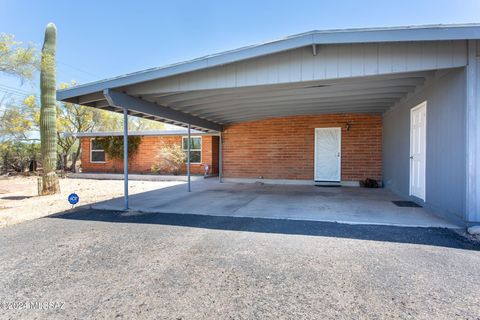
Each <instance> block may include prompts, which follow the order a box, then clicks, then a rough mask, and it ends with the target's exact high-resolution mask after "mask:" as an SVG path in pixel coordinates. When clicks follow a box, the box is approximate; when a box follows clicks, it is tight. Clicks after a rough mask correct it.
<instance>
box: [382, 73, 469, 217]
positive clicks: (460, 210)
mask: <svg viewBox="0 0 480 320" xmlns="http://www.w3.org/2000/svg"><path fill="white" fill-rule="evenodd" d="M465 84H466V78H465V70H464V68H462V69H454V70H451V71H448V72H447V73H445V74H443V75H442V76H438V77H437V78H436V79H434V80H432V82H430V83H429V84H427V86H426V87H425V88H424V89H423V90H422V91H420V92H418V93H417V94H415V95H413V96H412V97H411V98H410V99H408V100H407V101H405V102H403V103H402V104H400V105H398V106H397V107H395V108H393V109H392V110H391V111H389V112H387V113H386V114H385V115H384V119H383V124H384V135H383V159H384V170H383V175H384V182H385V185H386V187H387V188H389V189H391V190H392V191H394V192H396V193H398V194H400V195H402V196H406V197H408V196H409V183H410V159H409V156H410V109H412V108H413V107H415V106H417V105H418V104H420V103H421V102H423V101H427V148H426V149H427V150H426V153H427V154H426V190H425V191H426V196H425V198H426V202H425V203H424V206H425V207H427V208H431V209H433V210H434V211H436V212H438V213H440V214H443V215H445V216H449V217H453V218H460V219H461V220H463V219H464V218H465V184H466V161H465V154H466V150H465V139H466V137H465V120H466V119H465V103H466V100H465V95H466V87H465ZM414 200H418V199H414Z"/></svg>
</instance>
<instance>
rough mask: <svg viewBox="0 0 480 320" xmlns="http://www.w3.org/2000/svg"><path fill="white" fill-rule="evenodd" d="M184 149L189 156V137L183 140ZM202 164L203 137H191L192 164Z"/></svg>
mask: <svg viewBox="0 0 480 320" xmlns="http://www.w3.org/2000/svg"><path fill="white" fill-rule="evenodd" d="M182 149H183V152H184V153H185V156H187V152H188V137H183V139H182ZM201 162H202V137H190V163H201Z"/></svg>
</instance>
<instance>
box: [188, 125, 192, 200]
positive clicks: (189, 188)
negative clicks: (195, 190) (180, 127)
mask: <svg viewBox="0 0 480 320" xmlns="http://www.w3.org/2000/svg"><path fill="white" fill-rule="evenodd" d="M190 139H191V138H190V124H188V142H187V145H188V153H187V177H188V178H187V179H188V192H190V191H191V187H190Z"/></svg>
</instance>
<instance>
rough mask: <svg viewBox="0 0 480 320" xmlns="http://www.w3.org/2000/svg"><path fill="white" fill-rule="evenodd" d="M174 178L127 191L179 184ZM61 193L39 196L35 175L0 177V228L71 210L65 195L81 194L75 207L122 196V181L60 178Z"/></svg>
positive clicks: (135, 184) (132, 185) (138, 183)
mask: <svg viewBox="0 0 480 320" xmlns="http://www.w3.org/2000/svg"><path fill="white" fill-rule="evenodd" d="M182 183H184V182H177V181H130V184H129V192H130V194H135V193H140V192H145V191H150V190H154V189H159V188H165V187H169V186H174V185H178V184H182ZM60 188H61V193H60V194H56V195H50V196H43V197H40V196H38V195H37V194H38V192H37V177H8V178H7V177H2V178H0V227H5V226H8V225H12V224H16V223H20V222H23V221H28V220H32V219H37V218H40V217H44V216H48V215H51V214H54V213H58V212H62V211H65V210H70V209H72V205H70V204H69V203H68V201H67V198H68V195H69V194H70V193H72V192H75V193H77V194H78V195H79V197H80V202H79V203H78V204H77V206H83V205H89V204H92V203H94V202H97V201H103V200H108V199H112V198H116V197H120V196H122V195H123V181H122V180H93V179H72V178H63V179H61V180H60Z"/></svg>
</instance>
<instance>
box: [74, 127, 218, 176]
mask: <svg viewBox="0 0 480 320" xmlns="http://www.w3.org/2000/svg"><path fill="white" fill-rule="evenodd" d="M76 136H77V137H78V138H79V139H80V144H81V149H82V172H88V173H99V172H101V173H116V172H123V161H122V160H121V159H120V160H117V159H112V158H111V157H109V155H108V154H106V152H105V150H104V148H103V146H102V144H101V143H99V142H100V140H101V139H105V137H113V136H123V133H122V132H82V133H77V134H76ZM129 136H138V137H140V142H139V145H138V149H137V151H136V152H135V153H134V154H133V155H131V157H130V159H129V163H128V169H129V171H130V172H131V173H141V174H148V173H152V166H154V165H158V164H159V163H161V158H162V154H161V152H160V151H161V148H162V147H163V146H165V145H167V146H169V145H174V144H176V145H178V146H179V147H180V148H182V150H183V151H184V152H185V153H186V152H187V139H188V136H187V131H186V130H159V131H144V132H129ZM191 141H192V144H191V148H190V155H191V173H192V174H196V175H203V174H205V173H206V172H205V169H206V168H205V167H207V169H208V172H207V174H208V175H210V176H217V175H218V135H215V134H212V133H205V132H202V131H194V132H192V136H191ZM160 169H161V170H160V172H161V173H164V174H172V173H173V172H171V171H170V170H171V169H170V168H165V169H163V168H160ZM186 172H187V167H186V164H185V165H183V167H182V168H181V171H180V174H185V173H186Z"/></svg>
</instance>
